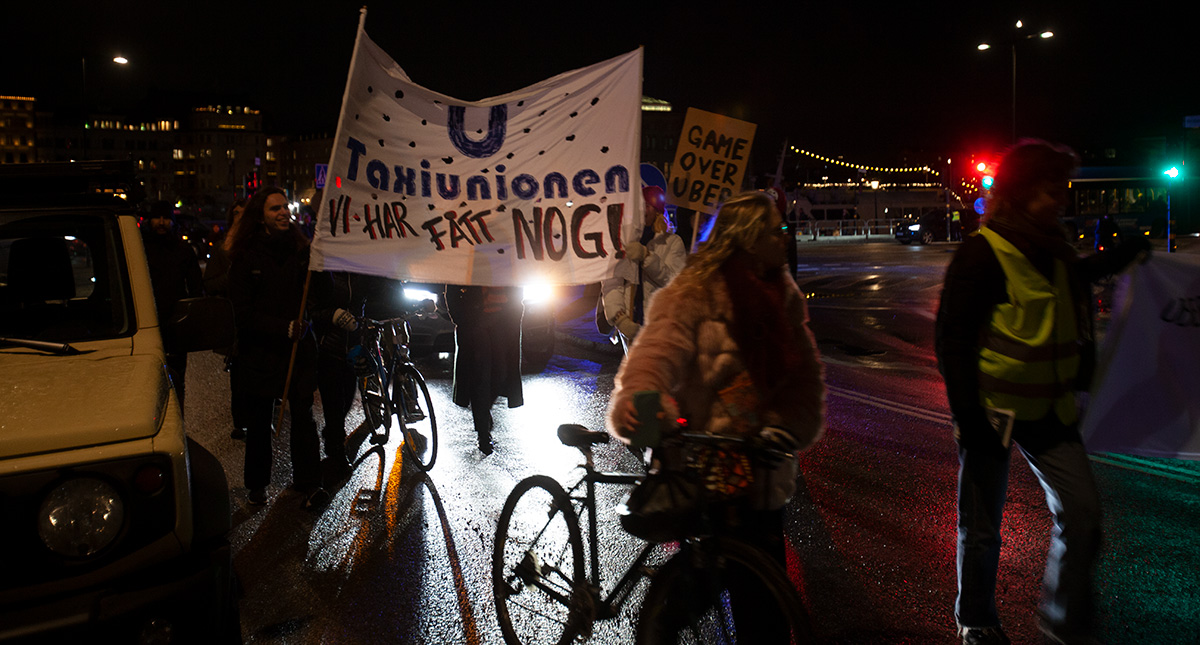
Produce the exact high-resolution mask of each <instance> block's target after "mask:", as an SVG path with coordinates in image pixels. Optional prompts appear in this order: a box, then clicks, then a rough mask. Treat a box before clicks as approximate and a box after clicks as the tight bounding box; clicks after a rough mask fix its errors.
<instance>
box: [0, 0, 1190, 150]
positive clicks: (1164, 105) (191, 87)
mask: <svg viewBox="0 0 1200 645" xmlns="http://www.w3.org/2000/svg"><path fill="white" fill-rule="evenodd" d="M479 4H481V3H476V2H471V3H455V2H436V1H434V2H425V3H421V2H411V1H406V2H387V3H377V4H376V5H372V6H369V8H368V14H367V22H366V30H367V33H368V34H369V35H370V36H371V38H373V39H374V40H375V41H376V42H377V43H378V44H379V45H380V46H381V47H382V48H383V49H384V50H385V51H387V52H388V53H390V54H391V55H392V57H393V58H394V59H395V60H396V61H397V63H399V64H400V66H401V67H403V68H404V69H405V71H407V72H408V74H409V76H410V77H411V78H412V79H413V80H414V81H416V82H417V83H419V84H422V85H424V86H426V87H428V88H430V89H433V90H436V91H438V92H441V93H444V94H447V95H450V96H454V97H456V98H461V99H466V100H478V99H483V98H487V97H490V96H495V95H499V94H504V93H507V92H510V91H513V90H517V89H520V88H522V87H525V86H527V85H530V84H533V83H536V82H538V81H540V80H542V79H545V78H548V77H550V76H553V75H555V74H559V73H561V72H565V71H568V70H572V69H576V68H579V67H584V66H587V65H590V64H593V63H596V62H599V61H602V60H605V59H608V58H611V57H613V56H616V55H619V54H621V53H624V52H627V51H630V50H632V49H635V48H636V47H638V46H639V45H642V46H644V47H645V72H644V85H643V93H644V94H645V95H647V96H652V97H655V98H660V99H665V100H667V101H670V102H671V103H672V104H674V105H675V107H676V108H677V109H679V110H683V109H686V108H687V107H696V108H700V109H704V110H709V111H713V112H719V113H723V114H727V115H730V116H734V117H737V118H740V119H744V120H747V121H751V122H754V123H757V124H758V126H759V129H758V135H757V137H756V141H755V143H754V148H755V156H756V158H757V159H758V160H759V162H760V163H761V164H763V165H764V166H766V165H770V166H773V165H774V161H773V160H774V157H775V155H776V154H777V153H778V151H779V149H780V148H781V147H782V145H783V142H784V139H785V138H786V140H787V141H788V142H789V143H791V144H792V145H796V146H798V147H802V148H805V149H808V150H812V151H815V152H817V153H820V154H823V155H828V156H838V155H841V156H843V157H844V158H845V159H846V160H847V161H851V162H854V163H863V164H871V165H891V164H896V163H900V162H902V161H904V162H908V163H917V164H919V163H930V164H932V163H934V161H935V160H936V159H937V158H938V157H939V156H945V155H955V154H962V152H963V151H974V150H980V149H987V148H992V149H997V148H999V147H1002V146H1003V145H1004V144H1005V143H1007V141H1008V139H1009V136H1010V130H1011V121H1010V118H1011V116H1010V103H1011V82H1012V67H1011V58H1010V51H1009V48H1008V47H1007V45H1004V44H1003V43H1004V40H1005V39H1006V38H1011V37H1012V36H1013V35H1014V34H1015V33H1016V29H1015V27H1014V23H1015V21H1016V19H1017V18H1021V19H1022V20H1023V21H1024V22H1025V24H1026V31H1042V30H1045V29H1049V30H1052V31H1054V32H1055V34H1056V36H1055V37H1054V38H1053V39H1051V40H1048V41H1042V40H1031V41H1025V42H1022V43H1021V44H1020V45H1018V56H1017V82H1018V86H1017V92H1018V94H1017V110H1018V133H1019V134H1020V135H1022V136H1025V135H1028V136H1040V137H1044V138H1048V139H1053V140H1056V141H1061V142H1064V143H1067V144H1069V145H1072V146H1074V147H1076V148H1077V149H1080V150H1081V151H1082V150H1087V149H1092V148H1103V147H1118V148H1119V147H1121V146H1124V145H1126V144H1127V142H1129V141H1130V140H1131V139H1133V138H1134V137H1143V136H1163V135H1165V136H1167V137H1172V138H1179V137H1180V135H1181V133H1182V121H1183V117H1184V116H1186V115H1195V114H1200V82H1197V81H1196V70H1197V67H1198V65H1197V63H1200V53H1198V50H1197V46H1196V45H1195V42H1196V41H1197V35H1196V32H1197V27H1196V23H1195V21H1194V20H1193V19H1191V18H1186V17H1185V16H1189V15H1190V13H1191V12H1190V11H1188V10H1187V9H1186V7H1187V6H1188V4H1185V3H1181V2H1180V3H1170V2H1168V3H1157V4H1156V3H1146V2H1141V3H1124V5H1123V8H1121V9H1117V10H1112V11H1108V10H1102V9H1100V7H1102V6H1106V5H1107V4H1108V3H1094V2H1093V3H1082V2H1080V3H1043V2H1039V3H1029V7H1030V9H1029V10H1028V11H1026V10H1024V9H1020V8H1018V7H1017V6H1016V5H1015V4H1012V3H987V2H975V3H952V4H951V3H944V4H941V3H930V2H922V3H909V2H904V3H900V2H895V3H887V7H886V8H881V9H875V8H871V6H870V5H871V3H862V2H858V3H842V2H838V3H833V2H827V3H820V4H816V3H807V2H798V3H794V4H793V5H792V6H791V7H789V8H767V7H766V6H758V5H756V4H755V3H721V4H726V5H728V6H730V7H736V9H725V10H718V9H715V8H712V7H711V5H712V4H713V3H706V2H705V3H697V4H696V6H698V7H701V8H698V9H697V8H692V5H690V4H687V3H646V4H652V5H653V8H645V7H640V8H639V7H637V6H636V5H635V4H633V3H623V2H613V3H583V2H569V3H566V2H564V3H559V4H556V5H546V4H544V3H538V4H536V5H525V4H522V3H491V4H489V5H487V6H489V7H492V8H486V9H481V8H479V7H478V5H479ZM166 5H170V6H166ZM835 5H836V6H835ZM360 6H361V3H357V2H339V1H331V2H325V3H312V2H295V3H292V2H277V1H270V2H254V1H253V0H242V1H240V2H226V1H224V0H219V1H211V2H209V1H205V2H187V3H184V2H154V3H150V2H146V3H134V2H94V1H93V2H66V3H25V6H22V7H16V8H12V7H6V10H5V14H6V22H7V23H8V29H6V34H5V42H6V44H7V45H8V50H9V51H10V52H20V53H18V54H17V55H16V56H12V55H10V56H9V57H8V60H7V61H6V62H5V63H3V67H2V68H0V94H21V95H33V96H35V97H37V98H38V99H39V105H40V106H42V107H44V108H48V109H54V108H55V107H56V106H63V107H71V106H74V105H77V104H78V102H79V101H80V97H81V96H83V94H82V91H81V85H82V82H81V77H82V72H81V64H80V59H81V56H83V55H85V54H86V55H87V57H88V72H87V89H88V95H87V96H88V98H89V100H90V102H92V103H101V104H103V105H106V106H108V107H111V108H113V109H115V110H127V109H131V108H132V107H134V106H136V105H141V106H145V105H147V104H148V103H147V102H149V104H151V105H171V104H179V103H182V104H207V103H233V104H239V105H250V106H251V107H258V108H260V109H261V110H262V111H263V113H264V115H265V118H266V126H267V128H268V130H269V131H271V132H275V133H282V134H300V133H319V132H327V133H329V134H332V132H333V130H334V129H335V127H336V123H337V114H338V109H339V107H340V104H341V95H342V91H343V88H344V85H345V77H346V71H347V68H348V65H349V60H350V54H351V48H352V46H353V41H354V34H355V27H356V25H357V23H358V9H359V7H360ZM47 7H53V8H54V9H53V13H54V14H56V15H54V16H47V15H46V14H45V12H44V11H45V9H46V8H47ZM496 7H499V8H496ZM545 7H553V8H545ZM17 25H24V26H25V27H26V28H27V29H26V30H21V29H18V28H17V27H16V26H17ZM45 25H53V26H50V27H46V26H45ZM984 40H987V41H991V42H994V43H998V46H997V47H996V48H994V49H992V50H991V51H988V52H980V51H977V50H976V45H977V44H978V43H979V42H981V41H984ZM117 51H120V52H121V53H123V54H124V55H125V56H127V57H128V58H129V59H130V60H131V61H132V62H131V64H130V65H128V66H125V67H121V68H117V67H116V66H114V65H113V64H111V63H109V62H108V61H109V60H110V59H111V56H112V54H113V53H115V52H117ZM145 116H147V117H153V116H155V115H154V114H153V113H149V114H146V115H145Z"/></svg>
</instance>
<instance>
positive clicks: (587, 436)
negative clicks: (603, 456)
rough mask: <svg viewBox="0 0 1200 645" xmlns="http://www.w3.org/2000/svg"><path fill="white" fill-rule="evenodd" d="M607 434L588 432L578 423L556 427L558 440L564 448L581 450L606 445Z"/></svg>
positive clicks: (594, 431)
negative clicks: (586, 447) (569, 447)
mask: <svg viewBox="0 0 1200 645" xmlns="http://www.w3.org/2000/svg"><path fill="white" fill-rule="evenodd" d="M608 439H609V437H608V433H607V432H599V431H596V430H588V429H587V428H585V427H583V426H581V425H579V424H578V423H564V424H562V425H560V426H558V440H559V441H561V442H563V445H564V446H571V447H572V448H583V447H585V446H594V445H597V444H602V443H608Z"/></svg>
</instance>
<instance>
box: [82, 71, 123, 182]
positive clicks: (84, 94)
mask: <svg viewBox="0 0 1200 645" xmlns="http://www.w3.org/2000/svg"><path fill="white" fill-rule="evenodd" d="M112 62H113V63H116V64H117V65H128V64H129V59H128V58H125V57H124V56H121V55H120V54H118V55H116V56H114V57H113V59H112ZM79 69H80V72H81V74H82V82H83V86H82V87H81V88H80V98H81V100H80V103H81V105H80V109H82V110H83V120H84V126H83V127H84V129H85V130H86V129H87V128H88V127H89V126H88V122H87V119H88V95H87V55H86V54H84V55H83V56H80V57H79ZM85 139H86V137H81V138H80V144H81V145H80V149H81V151H82V154H83V158H84V159H87V144H86V142H85Z"/></svg>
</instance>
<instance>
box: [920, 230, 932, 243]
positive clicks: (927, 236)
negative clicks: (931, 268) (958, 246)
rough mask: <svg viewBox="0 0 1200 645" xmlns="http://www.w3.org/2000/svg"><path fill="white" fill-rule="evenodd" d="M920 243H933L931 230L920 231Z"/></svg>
mask: <svg viewBox="0 0 1200 645" xmlns="http://www.w3.org/2000/svg"><path fill="white" fill-rule="evenodd" d="M921 244H933V231H921Z"/></svg>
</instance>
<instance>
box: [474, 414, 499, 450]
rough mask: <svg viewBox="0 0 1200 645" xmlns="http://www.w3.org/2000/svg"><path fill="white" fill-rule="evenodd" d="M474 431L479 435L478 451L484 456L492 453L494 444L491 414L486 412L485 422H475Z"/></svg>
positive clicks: (494, 447)
mask: <svg viewBox="0 0 1200 645" xmlns="http://www.w3.org/2000/svg"><path fill="white" fill-rule="evenodd" d="M475 433H476V434H477V435H479V452H482V453H483V454H484V455H485V456H486V455H490V454H492V452H494V451H495V449H496V446H495V445H494V444H493V443H492V415H491V413H489V414H488V417H487V423H486V424H476V426H475Z"/></svg>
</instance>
